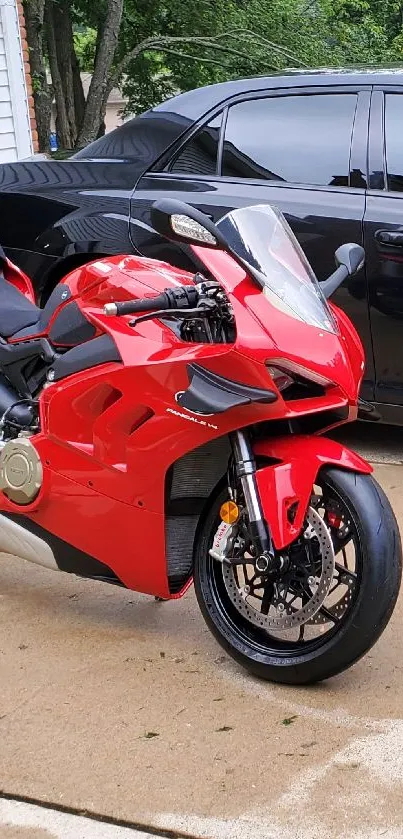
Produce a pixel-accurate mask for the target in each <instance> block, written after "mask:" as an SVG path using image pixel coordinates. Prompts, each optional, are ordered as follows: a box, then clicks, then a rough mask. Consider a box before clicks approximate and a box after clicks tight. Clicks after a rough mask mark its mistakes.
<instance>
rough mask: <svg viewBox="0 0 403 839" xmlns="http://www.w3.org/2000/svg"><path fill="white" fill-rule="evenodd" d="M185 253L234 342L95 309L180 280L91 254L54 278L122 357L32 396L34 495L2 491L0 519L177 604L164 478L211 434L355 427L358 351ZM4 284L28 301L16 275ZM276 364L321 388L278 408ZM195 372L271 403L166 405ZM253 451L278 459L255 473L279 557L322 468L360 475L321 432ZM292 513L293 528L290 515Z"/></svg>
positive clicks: (220, 257) (357, 463)
mask: <svg viewBox="0 0 403 839" xmlns="http://www.w3.org/2000/svg"><path fill="white" fill-rule="evenodd" d="M195 250H196V251H197V253H198V256H199V257H200V259H201V260H203V261H204V263H205V264H206V267H207V268H209V269H210V271H211V273H212V274H213V275H214V276H215V277H216V278H217V280H218V281H219V282H220V283H221V284H222V286H223V288H224V289H225V291H226V292H227V295H228V298H229V300H230V304H231V306H232V310H233V313H234V316H235V321H236V339H235V341H234V343H216V344H214V343H190V342H186V341H185V340H182V338H181V337H179V336H178V334H177V333H176V332H175V331H174V329H172V328H171V327H170V325H169V324H168V323H167V322H165V321H164V320H161V319H157V318H156V319H153V320H149V321H147V322H143V323H140V324H138V325H136V326H133V325H130V321H131V320H132V317H131V316H123V317H107V316H106V315H105V314H104V311H103V307H104V305H105V303H109V302H112V301H114V302H117V301H124V300H132V299H137V298H142V297H153V296H155V295H157V294H159V293H161V292H162V291H163V290H164V289H166V288H167V287H168V288H172V287H174V286H178V285H180V284H185V285H188V284H191V283H192V276H191V275H190V274H189V273H186V272H184V271H180V270H175V269H173V268H171V267H170V266H169V265H167V264H166V263H162V262H157V261H154V260H150V259H144V258H138V257H134V256H115V257H111V258H108V259H102V260H98V261H96V262H94V263H92V264H89V265H86V266H84V267H82V268H79V269H77V270H75V271H73V272H72V273H71V274H70V275H69V276H68V277H67V278H65V279H64V280H63V283H64V284H67V285H68V286H69V288H70V291H71V298H69V300H68V301H66V302H64V303H63V304H61V305H62V306H66V307H67V306H68V305H70V302H71V301H74V302H75V303H77V304H78V306H79V308H80V309H81V312H82V313H83V314H84V316H85V318H86V319H87V320H88V321H90V322H91V323H92V324H93V325H94V326H95V327H96V335H97V336H98V335H108V336H109V337H110V339H112V341H113V345H114V346H115V347H116V348H117V350H118V353H119V355H120V359H121V360H120V361H112V362H108V363H104V364H99V366H96V367H93V368H92V369H83V370H81V371H80V372H75V373H73V374H71V375H67V376H66V377H65V378H63V379H61V380H60V381H58V382H54V383H51V382H48V384H47V387H46V388H45V389H44V390H43V391H42V392H41V395H40V397H39V406H40V421H41V431H40V433H39V434H37V435H35V436H32V437H31V438H30V439H31V441H32V444H33V445H34V446H35V448H36V449H37V451H38V453H39V455H40V458H41V461H42V464H43V472H44V481H43V487H42V489H41V491H40V494H39V495H38V497H37V498H36V499H35V501H34V502H33V503H32V504H31V505H29V506H27V507H25V508H23V509H21V506H18V505H16V504H13V503H12V502H10V501H8V500H7V498H6V497H5V495H3V496H2V507H3V509H4V510H7V511H9V512H12V513H18V514H21V512H22V513H23V515H25V516H26V517H27V518H28V519H31V521H32V523H33V524H34V525H35V526H37V527H40V528H43V529H44V531H47V532H48V533H50V534H53V535H54V536H56V537H59V539H62V540H64V541H65V542H67V543H68V545H70V546H72V547H74V548H77V549H78V550H80V551H82V552H84V553H85V554H87V555H89V556H90V557H92V558H95V559H96V560H98V561H99V562H101V563H104V565H106V566H107V567H108V568H109V569H111V570H112V571H113V572H114V573H115V574H116V576H117V577H118V578H119V579H120V580H121V581H122V582H123V583H124V585H126V586H127V587H128V588H131V589H134V590H137V591H142V592H146V593H150V594H155V595H159V596H161V597H164V598H168V597H170V596H177V592H170V589H169V582H168V576H167V537H166V532H167V521H166V517H167V490H166V486H167V476H169V474H170V469H171V467H172V466H173V465H174V464H175V463H176V461H178V460H179V459H180V458H182V457H183V456H185V455H189V454H190V453H192V452H194V451H195V450H196V449H198V448H199V447H201V446H203V445H205V444H207V443H209V442H212V441H214V440H215V439H217V438H225V439H228V435H229V434H231V432H233V431H236V430H239V429H247V428H248V427H250V426H256V425H259V424H260V423H268V424H270V422H271V421H272V420H286V421H292V420H294V419H299V418H303V419H306V418H309V417H310V416H311V415H314V414H318V413H319V412H320V413H321V416H322V429H323V428H325V427H329V426H331V425H333V424H337V423H340V422H343V421H346V420H348V419H351V418H354V416H355V414H356V405H357V394H358V388H359V384H360V381H361V377H362V372H363V352H362V347H361V344H360V342H359V339H358V337H357V336H356V333H355V331H354V329H353V327H352V326H351V325H350V324H349V322H348V321H347V319H345V316H344V315H342V313H338V312H337V317H338V320H339V324H340V330H341V335H342V338H343V339H344V340H341V337H340V335H339V334H336V333H331V332H326V331H324V330H321V329H319V328H317V327H312V326H309V325H307V324H306V323H304V322H302V321H301V320H297V319H291V318H290V316H289V315H287V314H285V313H284V312H282V311H280V310H279V308H276V307H274V306H273V305H272V304H271V303H270V301H269V300H268V299H266V297H265V295H264V294H263V293H262V290H261V288H259V287H258V286H257V285H256V283H255V282H254V281H253V280H252V279H251V278H250V277H249V276H248V275H247V274H246V273H245V271H244V270H243V269H242V268H240V267H239V266H238V265H237V264H236V263H235V262H234V261H233V259H231V257H230V256H228V255H227V254H225V253H222V252H218V251H215V250H208V249H206V248H195ZM12 271H13V269H12V267H11V266H10V272H12ZM8 279H10V281H11V282H15V284H16V285H17V287H18V288H20V290H22V291H23V292H24V294H26V295H27V296H30V295H31V294H32V288H31V286H30V283H29V281H28V280H26V279H25V278H24V276H23V275H22V274H21V272H17V273H16V272H14V273H13V275H11V273H10V277H8ZM58 314H59V310H57V311H55V312H54V314H53V315H52V319H51V322H50V325H48V326H47V329H48V330H49V328H50V327H51V324H52V323H54V322H55V320H56V318H57V316H58ZM84 347H85V343H84ZM74 351H75V350H74ZM283 361H287V362H291V363H294V362H295V363H297V364H298V365H300V366H302V367H303V369H304V370H306V371H307V376H308V378H309V375H311V374H313V375H317V376H319V377H323V379H324V380H325V382H327V385H326V387H324V388H323V392H322V393H320V394H318V395H314V396H309V397H308V398H294V399H289V400H287V398H286V397H285V396H284V395H283V394H282V393H280V391H278V390H277V387H276V384H275V382H274V381H273V380H272V378H271V376H270V372H269V370H268V366H267V365H268V364H270V363H271V362H272V363H274V364H276V363H282V362H283ZM195 363H196V364H198V365H201V366H202V367H203V368H204V369H205V370H206V371H209V372H210V373H214V374H216V375H218V376H220V377H222V378H224V379H227V380H231V381H232V382H236V383H238V384H241V385H245V386H248V387H250V388H255V389H261V390H262V389H263V390H265V391H274V393H275V395H276V399H275V401H272V402H271V403H269V402H266V403H265V402H259V401H255V402H250V403H249V404H244V405H238V406H237V407H231V408H230V409H228V410H225V411H223V412H222V413H218V414H213V415H211V416H210V415H203V416H200V415H197V414H196V413H192V411H189V410H187V409H184V408H183V409H182V408H180V407H179V405H178V402H177V396H178V394H180V393H182V392H184V391H186V389H187V388H189V365H190V364H195ZM256 454H257V455H267V456H269V457H275V458H276V459H277V460H279V461H280V463H279V464H278V465H275V466H268V467H266V468H263V469H261V470H259V472H258V476H257V478H258V486H259V489H260V492H261V497H262V502H263V507H264V511H265V513H266V515H267V519H268V521H269V524H270V527H271V529H272V534H273V539H274V543H275V545H276V547H278V548H279V549H281V548H282V547H284V546H285V545H287V544H289V543H290V542H291V541H292V540H293V539H294V538H295V536H296V535H298V532H299V530H300V529H301V526H302V523H303V518H304V513H305V511H306V508H307V505H308V501H309V496H310V492H311V490H312V485H313V482H314V480H315V478H316V476H317V473H318V470H319V469H320V468H321V467H322V466H324V465H335V466H338V467H341V468H346V469H353V470H356V471H361V472H370V471H371V470H370V467H369V466H368V465H367V464H365V463H364V462H363V461H362V460H361V459H360V458H358V456H356V455H353V454H352V453H350V452H348V451H347V450H345V449H343V447H341V446H339V445H338V444H336V443H332V442H331V441H329V440H326V439H324V438H322V437H318V438H312V437H304V438H303V437H296V438H293V437H289V438H288V437H287V438H281V439H278V440H276V439H273V438H272V437H270V440H267V441H265V442H261V443H259V444H258V445H257V446H256ZM225 472H226V463H225V464H223V471H222V475H225ZM196 477H197V476H196V475H195V479H196ZM220 477H221V476H220ZM205 503H206V505H208V504H209V503H211V501H209V499H208V498H207V499H206V502H205ZM293 504H296V505H297V506H296V514H295V518H294V520H293V521H292V522H291V521H290V520H289V517H287V510H288V509H289V507H290V506H292V505H293ZM186 585H187V584H186ZM186 585H185V588H184V589H183V591H184V590H185V589H186Z"/></svg>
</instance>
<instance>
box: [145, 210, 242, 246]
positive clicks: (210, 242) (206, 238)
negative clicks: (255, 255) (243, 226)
mask: <svg viewBox="0 0 403 839" xmlns="http://www.w3.org/2000/svg"><path fill="white" fill-rule="evenodd" d="M151 224H152V226H153V228H154V230H155V231H156V232H157V233H159V234H160V235H161V236H165V238H166V239H170V241H171V242H182V243H184V244H188V245H202V246H204V247H207V248H226V247H227V242H226V240H225V239H224V237H223V236H222V234H221V233H220V231H219V230H218V228H217V227H216V225H215V224H214V222H212V221H211V219H209V218H208V216H206V215H205V214H204V213H201V212H200V210H196V209H195V208H194V207H191V206H190V205H189V204H185V203H184V201H177V200H176V199H174V198H163V199H162V200H161V201H154V203H153V204H152V206H151Z"/></svg>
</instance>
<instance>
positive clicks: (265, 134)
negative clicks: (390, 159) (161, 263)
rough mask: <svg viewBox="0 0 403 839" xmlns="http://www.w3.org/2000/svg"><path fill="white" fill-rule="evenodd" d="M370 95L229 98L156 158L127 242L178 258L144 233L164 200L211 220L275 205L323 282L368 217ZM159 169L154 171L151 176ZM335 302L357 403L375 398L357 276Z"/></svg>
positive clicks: (331, 92)
mask: <svg viewBox="0 0 403 839" xmlns="http://www.w3.org/2000/svg"><path fill="white" fill-rule="evenodd" d="M369 99H370V90H369V88H367V87H365V86H364V87H361V88H360V89H358V88H355V87H354V88H352V87H350V86H349V87H346V86H345V87H332V88H330V89H327V90H325V92H324V89H323V88H320V89H319V88H307V89H303V90H301V88H298V89H286V90H284V89H280V90H277V91H271V92H270V94H269V93H268V92H267V94H265V95H262V94H259V95H257V94H256V93H254V94H252V93H251V94H250V95H249V96H248V97H245V96H242V97H238V98H235V99H233V100H231V101H229V102H228V103H226V105H225V107H223V106H221V110H218V111H217V112H216V113H213V114H212V115H211V116H210V117H209V118H208V119H207V120H206V121H205V123H204V124H203V125H201V126H200V125H199V126H197V127H196V128H195V129H194V130H193V131H192V132H191V133H190V135H188V137H186V138H185V140H184V141H183V143H182V145H181V147H180V148H179V149H176V150H175V152H174V153H173V155H172V156H171V159H170V160H162V161H160V162H159V164H157V166H156V167H154V171H152V172H149V173H147V174H146V175H145V176H144V177H143V178H142V179H141V180H140V181H139V183H138V185H137V187H136V190H135V192H134V194H133V196H132V210H131V236H132V240H133V244H134V245H135V246H136V248H138V250H140V252H142V253H145V254H146V255H147V256H154V257H157V258H162V259H167V260H168V261H169V260H175V261H176V260H178V264H180V259H178V252H177V251H176V250H175V247H176V246H172V245H168V244H167V243H163V242H162V241H161V239H159V238H157V236H156V234H155V233H154V232H153V231H152V228H151V226H150V217H149V209H150V205H151V203H152V201H153V200H155V199H156V198H157V197H160V196H161V195H163V196H165V197H176V198H181V199H182V200H184V201H187V202H188V203H190V204H192V205H193V206H195V207H197V208H199V209H200V210H202V211H203V212H206V213H208V214H209V215H210V217H211V218H213V219H214V221H218V219H219V218H221V217H222V216H223V215H224V214H225V213H226V212H228V211H229V210H231V209H233V208H234V207H241V206H247V205H250V204H261V203H270V204H275V205H277V206H278V207H279V208H280V209H281V210H282V211H283V212H284V214H285V216H286V218H287V220H288V222H289V223H290V225H291V227H292V228H293V230H294V233H295V234H296V236H297V238H298V239H299V241H300V243H301V245H302V247H303V249H304V250H305V252H306V254H307V256H308V259H309V260H310V262H311V264H312V266H313V268H314V270H315V271H316V274H317V276H318V278H319V280H320V279H325V278H326V277H327V276H328V275H329V274H330V273H331V272H332V271H333V270H334V251H335V250H336V248H337V247H338V246H339V245H340V244H342V243H343V242H358V243H359V244H362V240H363V235H362V222H363V216H364V209H365V191H366V156H367V126H368V115H369ZM158 169H159V170H160V171H156V170H158ZM335 302H336V303H338V304H339V305H340V306H342V308H344V309H345V310H346V311H347V312H348V314H349V315H350V317H351V318H352V320H353V321H354V322H355V324H356V326H357V327H358V330H359V332H360V334H361V337H362V339H363V341H364V345H365V349H366V354H367V372H366V380H365V386H364V396H366V397H367V398H370V399H371V398H373V395H374V393H373V384H374V370H373V356H372V345H371V338H370V330H369V316H368V305H367V287H366V281H365V274H364V272H361V274H360V275H359V276H357V278H355V279H354V281H350V282H349V283H346V284H345V286H343V287H342V288H341V289H339V291H338V293H337V295H336V297H335Z"/></svg>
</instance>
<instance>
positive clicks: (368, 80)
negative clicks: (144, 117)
mask: <svg viewBox="0 0 403 839" xmlns="http://www.w3.org/2000/svg"><path fill="white" fill-rule="evenodd" d="M332 84H334V85H357V84H362V85H374V84H382V85H388V84H401V85H403V66H396V67H385V68H383V67H354V68H348V67H346V68H337V69H335V68H334V67H333V68H329V67H320V68H316V69H313V70H303V69H301V68H297V69H293V68H290V69H287V70H282V71H281V72H279V73H273V74H271V75H269V76H256V77H254V78H246V79H234V80H232V81H228V82H219V83H218V84H213V85H208V86H207V87H199V88H196V89H194V90H189V91H188V92H186V93H180V94H179V95H178V96H174V97H173V98H171V99H167V100H165V102H162V103H161V104H160V105H157V106H156V107H155V108H153V111H158V112H160V111H170V112H176V113H180V114H181V115H182V116H185V117H187V118H189V119H198V117H200V116H201V115H202V114H203V113H205V112H206V111H208V110H210V108H212V107H214V106H215V105H218V104H219V103H220V102H222V101H224V100H225V99H229V98H230V97H232V96H237V95H239V94H243V93H250V92H253V91H256V92H259V91H263V90H270V89H271V90H275V89H278V88H283V87H306V86H309V87H325V86H328V85H332Z"/></svg>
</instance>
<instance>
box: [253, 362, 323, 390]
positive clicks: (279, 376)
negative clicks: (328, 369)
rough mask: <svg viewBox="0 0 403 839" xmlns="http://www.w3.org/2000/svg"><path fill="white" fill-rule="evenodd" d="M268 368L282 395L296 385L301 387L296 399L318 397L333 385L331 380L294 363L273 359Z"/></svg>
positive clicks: (267, 365)
mask: <svg viewBox="0 0 403 839" xmlns="http://www.w3.org/2000/svg"><path fill="white" fill-rule="evenodd" d="M266 367H267V370H268V372H269V373H270V376H271V377H272V379H273V381H274V384H275V385H276V387H277V388H278V390H279V391H280V393H282V392H284V391H286V390H288V388H291V387H293V386H295V385H297V386H298V385H299V386H300V387H299V389H298V395H295V397H294V398H296V399H298V398H301V397H303V396H305V397H308V396H318V395H320V394H321V393H323V391H324V390H326V388H328V387H331V386H332V385H333V382H331V381H330V379H326V378H325V376H321V375H320V374H319V373H316V372H315V371H313V370H308V369H307V368H306V367H303V366H302V365H301V364H296V363H295V362H293V361H288V360H286V361H283V359H277V358H276V359H271V360H270V361H268V362H266Z"/></svg>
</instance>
